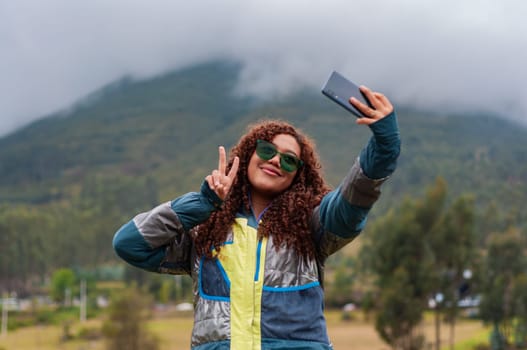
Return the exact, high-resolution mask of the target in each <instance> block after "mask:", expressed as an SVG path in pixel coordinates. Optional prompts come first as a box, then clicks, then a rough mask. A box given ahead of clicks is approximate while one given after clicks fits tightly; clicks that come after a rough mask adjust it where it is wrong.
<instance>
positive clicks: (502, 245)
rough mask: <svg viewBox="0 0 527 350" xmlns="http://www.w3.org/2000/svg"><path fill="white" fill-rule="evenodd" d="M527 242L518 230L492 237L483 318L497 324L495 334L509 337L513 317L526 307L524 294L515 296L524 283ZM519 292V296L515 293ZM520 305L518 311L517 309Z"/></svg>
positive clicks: (485, 266) (483, 289) (483, 299)
mask: <svg viewBox="0 0 527 350" xmlns="http://www.w3.org/2000/svg"><path fill="white" fill-rule="evenodd" d="M524 249H525V241H524V239H523V238H522V237H521V235H520V232H519V231H518V230H517V229H514V228H511V229H509V230H508V231H506V232H504V233H494V234H492V235H491V236H490V237H489V241H488V252H487V256H486V258H485V262H484V269H483V271H482V274H483V276H482V280H483V285H482V302H481V305H480V312H481V317H482V319H483V320H484V321H485V322H486V323H490V324H492V325H493V326H494V329H495V330H496V332H499V333H498V334H496V337H499V338H501V337H503V338H504V339H505V340H508V339H510V336H511V334H512V329H513V327H512V326H513V323H512V321H513V319H514V318H515V317H516V316H521V317H523V320H525V316H526V315H525V314H524V315H519V314H518V312H521V310H522V309H523V307H522V305H521V304H520V303H522V302H523V301H524V297H523V298H521V299H516V298H515V296H518V293H520V294H523V293H525V291H524V290H523V293H522V292H519V290H520V289H521V286H523V284H524V283H525V282H524V278H525V271H526V270H527V261H526V258H525V256H524V254H523V251H524ZM515 294H516V295H515ZM518 307H519V310H518V309H517V308H518Z"/></svg>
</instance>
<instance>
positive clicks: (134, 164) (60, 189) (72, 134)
mask: <svg viewBox="0 0 527 350" xmlns="http://www.w3.org/2000/svg"><path fill="white" fill-rule="evenodd" d="M237 74H238V67H237V66H236V65H233V64H227V63H212V64H206V65H200V66H197V67H193V68H191V69H187V70H183V71H177V72H172V73H170V74H167V75H163V76H160V77H156V78H154V79H151V80H147V81H133V80H131V79H123V80H121V81H118V82H116V83H114V84H112V85H110V86H107V87H105V88H103V89H101V90H100V91H97V92H96V93H94V94H93V95H92V96H89V97H87V98H86V99H84V100H83V101H81V102H79V103H78V104H77V105H76V106H74V107H73V108H71V109H70V110H68V111H65V112H63V113H59V114H56V115H52V116H49V117H47V118H44V119H41V120H40V121H37V122H35V123H33V124H31V125H29V126H27V127H26V128H24V129H22V130H20V131H18V132H15V133H13V134H11V135H9V136H8V137H5V138H3V139H0V201H3V202H25V203H45V202H47V201H52V200H54V199H57V198H64V197H69V196H71V195H72V193H73V192H71V191H72V188H73V187H74V186H76V185H80V184H82V180H83V179H84V178H86V176H89V175H93V174H102V175H105V176H122V175H130V176H146V175H150V176H153V177H154V178H155V179H156V180H157V181H158V182H159V184H160V185H161V186H162V187H167V188H168V189H170V190H171V191H173V193H174V194H176V193H179V192H185V191H187V190H190V189H192V187H197V186H198V185H199V182H200V181H201V180H200V179H201V178H202V177H203V176H205V175H206V174H207V171H208V170H209V169H211V168H212V167H213V166H214V165H215V160H216V146H217V145H218V144H225V145H227V146H228V145H231V144H232V143H234V142H235V141H236V139H237V138H238V136H239V135H240V133H241V132H242V131H243V130H244V128H245V127H246V125H247V124H248V123H250V122H253V121H255V120H257V119H259V118H261V117H273V118H274V117H277V118H285V119H287V120H290V121H291V122H293V123H295V124H296V125H297V126H299V127H300V128H302V129H304V130H305V131H306V132H308V133H309V134H310V135H311V136H312V137H313V138H314V139H315V140H316V141H317V144H318V146H319V149H320V152H321V154H322V158H323V161H324V163H325V166H326V168H325V172H326V175H327V178H328V180H329V181H330V182H331V183H333V184H337V183H338V180H339V179H340V177H341V176H342V175H343V174H344V173H345V171H346V169H347V167H348V166H349V165H350V164H351V162H352V160H353V158H354V157H355V156H356V155H357V154H358V152H359V150H360V148H361V147H362V145H363V144H364V143H365V142H366V140H367V137H368V136H369V133H368V131H367V129H365V128H361V127H358V126H356V125H355V124H354V120H353V118H352V117H351V115H348V114H347V113H346V112H345V111H344V110H341V109H340V108H339V107H337V106H335V105H333V104H332V103H331V102H330V101H328V100H327V99H326V98H325V97H324V96H323V95H322V94H320V93H319V92H318V91H308V92H304V93H302V94H297V95H295V96H288V97H287V98H284V99H283V100H273V101H266V102H265V103H264V102H258V101H255V100H250V99H248V98H239V97H236V96H234V95H233V94H232V89H233V87H234V85H235V83H236V79H237ZM398 114H399V122H400V126H401V132H402V137H403V153H402V157H401V162H400V166H399V169H398V170H397V173H396V175H395V176H394V177H393V179H392V180H391V181H390V184H389V187H390V192H392V193H393V194H394V196H395V197H397V198H398V197H399V196H401V195H404V194H405V193H409V194H412V193H416V192H419V191H420V189H421V188H422V187H423V186H425V185H427V184H429V183H430V182H431V181H432V180H433V179H434V178H435V177H436V176H438V175H441V176H443V177H445V178H446V179H447V181H448V183H449V185H450V186H451V187H452V188H453V189H454V190H455V191H471V192H476V193H478V195H479V196H480V197H481V199H482V200H483V199H484V200H490V199H492V198H494V199H496V200H499V199H501V200H504V202H503V203H500V206H504V207H508V206H509V205H511V204H517V202H516V201H514V202H513V203H511V198H510V196H511V195H512V194H518V193H521V192H522V191H521V190H522V189H525V182H526V179H527V170H526V168H527V166H526V165H525V164H526V163H527V162H526V159H527V153H526V152H525V151H524V150H525V149H527V147H526V146H527V137H526V136H527V129H526V128H525V127H522V126H520V125H515V124H513V123H510V122H506V121H504V120H502V119H497V118H495V117H492V116H481V115H475V116H470V117H464V116H457V115H452V116H448V115H441V114H440V113H437V112H434V113H433V115H432V114H431V113H426V112H417V111H413V110H410V109H405V108H403V107H399V108H398ZM72 186H73V187H72ZM387 187H388V186H387ZM525 192H526V191H523V193H525ZM162 197H170V195H169V194H168V193H167V194H166V195H162Z"/></svg>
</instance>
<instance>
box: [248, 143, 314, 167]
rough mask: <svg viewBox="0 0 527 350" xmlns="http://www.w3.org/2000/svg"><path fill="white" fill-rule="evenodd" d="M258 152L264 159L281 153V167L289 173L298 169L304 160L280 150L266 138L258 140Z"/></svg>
mask: <svg viewBox="0 0 527 350" xmlns="http://www.w3.org/2000/svg"><path fill="white" fill-rule="evenodd" d="M256 154H257V155H258V157H260V158H261V159H263V160H270V159H272V158H273V157H274V156H276V155H277V154H279V155H280V168H282V169H284V171H287V172H288V173H292V172H293V171H295V170H298V168H300V167H301V166H302V165H304V162H303V161H301V160H300V159H298V158H297V157H296V156H294V155H292V154H289V153H282V152H278V150H277V149H276V146H275V145H273V144H272V143H270V142H267V141H264V140H256Z"/></svg>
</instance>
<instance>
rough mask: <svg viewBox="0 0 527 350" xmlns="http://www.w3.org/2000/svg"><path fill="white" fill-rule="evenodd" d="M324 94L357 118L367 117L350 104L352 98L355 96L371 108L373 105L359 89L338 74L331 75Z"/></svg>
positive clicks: (323, 90) (323, 89) (324, 88)
mask: <svg viewBox="0 0 527 350" xmlns="http://www.w3.org/2000/svg"><path fill="white" fill-rule="evenodd" d="M322 93H323V94H324V95H326V96H327V97H329V98H330V99H331V100H333V101H335V102H336V103H338V104H339V105H340V106H342V107H344V108H345V109H346V110H347V111H349V112H351V113H352V114H353V115H354V116H356V117H357V118H362V117H365V115H364V114H362V112H361V111H359V110H358V109H357V108H355V106H353V105H352V104H351V103H350V101H349V100H350V97H352V96H353V97H355V98H356V99H357V100H359V101H361V102H362V103H364V104H366V105H368V106H370V107H371V104H370V103H369V101H368V100H367V99H366V97H365V96H364V95H363V94H362V92H361V91H360V90H359V87H358V86H357V85H356V84H354V83H353V82H352V81H350V80H348V79H346V78H344V77H343V76H342V75H341V74H339V73H337V72H332V73H331V75H330V77H329V79H328V81H327V82H326V84H325V85H324V87H323V88H322Z"/></svg>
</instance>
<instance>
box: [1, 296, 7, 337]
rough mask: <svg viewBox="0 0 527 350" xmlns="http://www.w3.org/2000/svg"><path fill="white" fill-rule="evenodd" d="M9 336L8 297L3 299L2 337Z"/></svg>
mask: <svg viewBox="0 0 527 350" xmlns="http://www.w3.org/2000/svg"><path fill="white" fill-rule="evenodd" d="M5 336H7V295H6V294H4V298H3V299H2V337H5Z"/></svg>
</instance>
